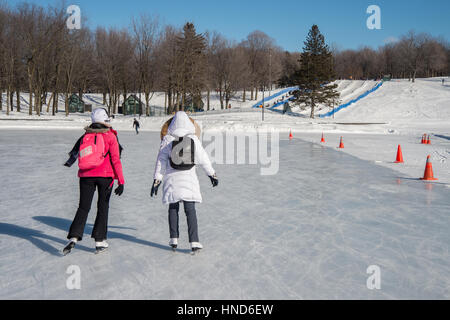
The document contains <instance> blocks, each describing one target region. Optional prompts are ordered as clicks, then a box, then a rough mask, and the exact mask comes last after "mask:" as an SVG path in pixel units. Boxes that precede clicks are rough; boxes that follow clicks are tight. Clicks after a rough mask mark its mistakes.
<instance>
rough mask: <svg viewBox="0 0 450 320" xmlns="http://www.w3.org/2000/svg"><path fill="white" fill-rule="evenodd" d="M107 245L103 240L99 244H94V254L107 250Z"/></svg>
mask: <svg viewBox="0 0 450 320" xmlns="http://www.w3.org/2000/svg"><path fill="white" fill-rule="evenodd" d="M108 247H109V244H108V242H106V241H105V240H103V241H101V242H95V254H99V253H102V252H104V251H106V249H108Z"/></svg>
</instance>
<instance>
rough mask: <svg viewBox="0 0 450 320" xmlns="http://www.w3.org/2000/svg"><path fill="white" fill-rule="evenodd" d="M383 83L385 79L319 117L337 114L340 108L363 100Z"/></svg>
mask: <svg viewBox="0 0 450 320" xmlns="http://www.w3.org/2000/svg"><path fill="white" fill-rule="evenodd" d="M382 85H383V81H381V82H380V83H379V84H377V85H376V86H375V87H373V88H372V89H370V90H368V91H366V92H364V93H363V94H362V95H360V96H359V97H357V98H355V99H352V100H350V101H349V102H347V103H344V104H341V105H340V106H339V107H337V108H335V109H334V110H331V111H330V112H327V113H325V114H319V118H325V117H330V116H332V115H333V114H335V113H336V112H338V111H339V110H342V109H344V108H347V107H348V106H349V105H351V104H353V103H355V102H358V101H359V100H361V99H362V98H364V97H367V96H368V95H369V94H371V93H372V92H374V91H376V90H378V89H379V88H380V87H381V86H382Z"/></svg>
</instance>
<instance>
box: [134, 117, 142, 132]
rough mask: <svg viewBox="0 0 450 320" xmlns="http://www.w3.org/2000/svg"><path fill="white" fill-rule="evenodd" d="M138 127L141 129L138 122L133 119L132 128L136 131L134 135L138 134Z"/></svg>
mask: <svg viewBox="0 0 450 320" xmlns="http://www.w3.org/2000/svg"><path fill="white" fill-rule="evenodd" d="M140 127H141V125H140V123H139V121H137V120H136V118H134V121H133V128H135V129H136V134H139V128H140Z"/></svg>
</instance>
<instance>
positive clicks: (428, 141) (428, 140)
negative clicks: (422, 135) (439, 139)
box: [427, 135, 431, 144]
mask: <svg viewBox="0 0 450 320" xmlns="http://www.w3.org/2000/svg"><path fill="white" fill-rule="evenodd" d="M427 144H431V140H430V135H428V139H427Z"/></svg>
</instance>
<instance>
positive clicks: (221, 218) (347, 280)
mask: <svg viewBox="0 0 450 320" xmlns="http://www.w3.org/2000/svg"><path fill="white" fill-rule="evenodd" d="M81 134H82V132H80V131H76V130H48V131H46V130H40V131H38V130H33V131H24V130H9V129H4V130H1V131H0V154H1V158H0V159H1V166H0V176H1V178H2V182H1V187H0V189H1V190H0V194H1V196H0V212H1V220H0V299H18V298H23V299H435V298H436V299H449V298H450V256H449V244H450V233H449V230H450V218H449V214H450V197H449V195H450V193H449V192H450V191H449V189H448V188H446V187H445V186H444V185H442V184H440V183H439V181H437V182H434V183H427V182H423V181H420V180H418V179H413V178H410V177H408V176H406V175H405V176H404V175H402V174H401V173H399V172H396V171H393V170H391V169H389V168H385V167H381V166H376V165H375V164H373V162H369V161H364V160H361V159H358V158H356V157H353V156H350V155H348V154H345V153H343V152H341V151H339V150H338V149H335V150H333V149H332V148H326V147H323V146H320V145H317V144H313V143H310V142H306V141H303V140H300V139H294V140H292V141H289V140H281V141H280V169H279V172H278V174H276V175H273V176H261V175H260V168H259V167H258V166H257V165H215V168H216V170H217V175H218V177H219V179H220V182H219V186H218V187H217V188H214V189H213V188H212V187H211V185H210V182H209V179H208V178H207V177H206V176H205V174H204V173H203V172H202V171H201V169H197V173H198V175H199V179H200V183H201V187H202V193H203V200H204V203H202V204H200V205H198V206H197V214H198V220H199V231H200V241H201V242H202V243H203V245H204V247H205V249H204V250H203V251H202V252H201V253H200V254H198V255H196V256H191V255H190V254H189V250H188V241H187V228H186V220H185V218H184V217H183V213H182V212H180V232H181V238H180V242H181V243H180V250H179V251H178V252H177V253H173V252H172V251H171V250H170V249H169V248H168V237H169V235H168V225H167V208H166V207H165V206H163V205H162V203H161V195H160V194H159V195H158V197H157V199H151V198H150V196H149V193H150V185H151V181H152V174H153V168H154V163H155V160H156V152H157V150H158V146H159V134H157V133H150V132H142V133H141V134H140V135H138V136H136V135H135V134H134V133H132V132H119V138H120V142H121V144H122V145H123V147H124V153H123V156H122V162H123V166H124V174H125V181H126V184H125V192H124V194H123V196H122V197H120V198H119V197H117V196H115V195H113V196H112V199H111V205H110V217H109V224H110V229H109V243H110V249H109V251H108V252H106V253H103V254H101V255H95V254H94V253H93V252H94V243H93V240H92V239H90V234H89V233H90V232H91V230H92V223H93V220H94V217H95V212H96V209H95V201H96V200H95V198H94V202H93V206H92V209H91V213H90V217H89V221H88V226H87V228H86V233H87V234H86V235H85V238H84V239H83V241H82V242H81V243H80V244H79V245H77V247H76V249H74V251H73V252H72V253H71V254H70V255H68V256H66V257H62V255H61V253H60V252H61V249H62V248H63V246H64V245H65V244H66V242H67V240H66V239H65V237H66V235H67V230H68V228H69V226H70V223H71V221H72V219H73V217H74V214H75V211H76V208H77V204H78V178H77V177H76V172H77V166H76V164H75V165H74V167H72V168H70V169H68V168H66V167H64V166H63V165H62V164H63V163H64V162H65V160H66V154H67V152H68V151H69V150H70V149H71V147H72V146H73V144H74V143H75V141H76V139H77V138H78V137H79V136H80V135H81ZM71 265H77V266H79V267H80V270H81V289H80V290H68V289H67V288H66V280H67V278H68V277H69V274H66V270H67V268H68V267H69V266H71ZM371 265H377V266H379V267H380V270H381V289H380V290H369V289H368V288H367V286H366V281H367V278H368V277H369V276H370V274H367V273H366V270H367V268H368V267H369V266H371Z"/></svg>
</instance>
